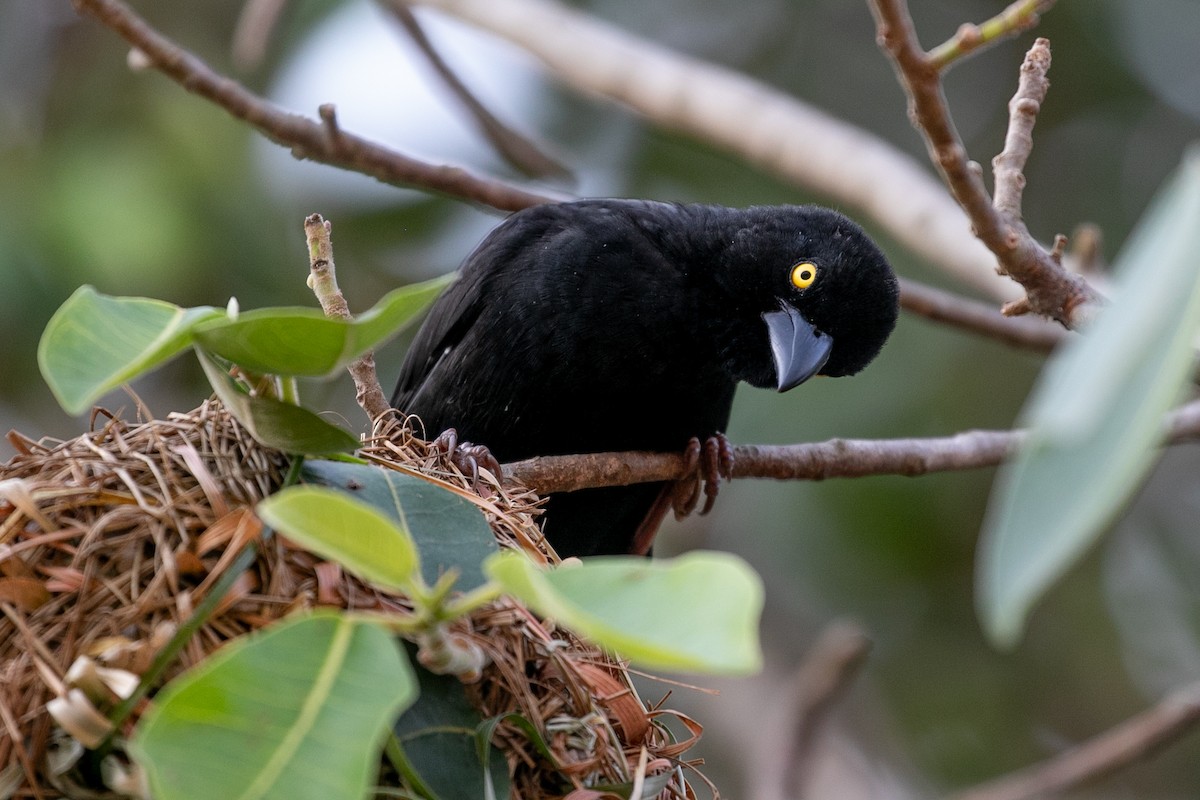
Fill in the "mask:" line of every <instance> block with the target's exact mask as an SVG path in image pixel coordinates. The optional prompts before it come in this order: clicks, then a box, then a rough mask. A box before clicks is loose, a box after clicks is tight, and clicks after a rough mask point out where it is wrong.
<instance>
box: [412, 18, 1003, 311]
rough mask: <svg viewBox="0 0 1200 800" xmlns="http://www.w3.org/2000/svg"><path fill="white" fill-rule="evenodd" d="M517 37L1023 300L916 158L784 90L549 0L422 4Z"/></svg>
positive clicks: (673, 124)
mask: <svg viewBox="0 0 1200 800" xmlns="http://www.w3.org/2000/svg"><path fill="white" fill-rule="evenodd" d="M415 2H419V3H420V4H422V5H427V6H430V7H435V8H438V9H440V10H442V11H445V12H447V13H449V14H453V15H454V16H456V17H459V18H460V19H462V20H464V21H466V22H469V23H471V24H474V25H478V26H480V27H482V28H485V29H487V30H490V31H492V32H493V33H495V34H497V35H499V36H502V37H504V38H505V39H508V40H509V41H512V42H513V43H515V44H516V45H518V46H519V47H521V48H523V49H525V50H527V51H528V52H529V53H531V54H532V55H533V56H535V57H537V58H538V59H539V60H541V61H542V62H543V63H544V64H545V65H546V67H547V68H548V69H549V70H550V71H551V72H552V73H553V75H554V77H556V78H557V79H559V80H561V81H563V82H564V83H566V84H567V85H569V86H571V87H572V88H575V89H577V90H579V91H581V92H583V93H586V94H591V95H599V96H602V97H607V98H610V99H612V100H615V101H617V102H619V103H622V104H624V105H626V106H628V107H629V108H631V109H633V110H634V111H636V112H637V113H639V114H641V115H643V116H644V117H645V118H646V119H647V120H649V121H650V122H652V123H653V124H655V125H658V126H660V127H663V128H665V129H668V130H674V131H679V132H681V133H684V134H686V135H690V136H695V137H696V138H697V139H699V140H701V141H703V142H705V143H706V144H709V145H712V146H714V147H718V148H723V149H725V150H727V151H729V152H731V153H734V154H735V155H737V156H738V157H740V158H743V159H745V160H746V161H747V162H749V163H751V164H755V165H757V166H759V167H761V168H762V169H763V170H764V171H766V172H768V173H769V174H770V175H772V176H774V177H776V178H779V179H782V180H788V181H791V182H793V183H794V184H796V185H799V186H803V187H805V188H807V189H811V190H814V191H816V192H819V193H821V194H822V195H824V196H825V197H827V198H829V199H830V200H831V201H832V204H834V205H836V206H838V207H840V208H843V209H846V208H853V209H857V210H858V211H859V212H861V213H863V214H865V215H867V216H869V217H870V218H871V219H873V220H874V221H875V222H876V223H877V224H878V225H879V226H880V227H882V228H883V229H885V230H886V231H887V232H888V234H889V235H891V236H893V237H895V238H896V240H897V241H899V242H901V243H902V244H903V245H904V246H905V247H907V248H909V249H910V250H911V251H912V252H914V253H917V254H918V255H919V256H920V257H921V258H923V259H925V260H927V261H929V262H930V263H932V264H935V265H937V266H938V267H940V268H942V269H944V270H946V271H947V272H948V273H950V274H952V275H954V276H955V277H956V278H957V279H958V280H960V281H962V282H963V283H965V284H966V285H968V286H971V287H973V288H975V289H977V290H978V291H980V292H983V293H984V294H985V295H986V296H988V297H991V298H994V299H997V300H1011V299H1013V298H1014V297H1015V296H1016V292H1015V291H1014V290H1015V287H1014V286H1013V285H1012V283H1011V282H1009V281H1005V280H1002V279H1000V278H998V277H997V275H996V274H995V268H996V260H995V258H994V257H993V256H992V255H991V254H990V253H988V251H987V248H985V247H984V246H983V245H981V244H980V243H979V241H978V240H976V239H975V237H973V236H972V235H971V230H970V223H969V222H968V220H966V219H965V218H964V216H963V213H962V211H961V209H959V208H958V207H957V206H956V205H955V203H954V202H953V201H952V200H951V199H950V198H949V197H947V196H946V191H945V189H944V188H943V187H942V186H940V185H939V184H938V182H937V180H936V179H934V178H933V177H932V176H930V174H929V171H928V169H926V168H925V166H924V165H923V164H921V163H918V162H917V160H916V159H914V158H912V157H911V156H909V155H908V154H906V153H903V152H901V151H900V150H899V149H897V148H896V147H895V146H894V145H892V144H891V143H889V142H887V141H884V140H882V139H880V138H879V137H877V136H875V135H874V134H872V133H870V132H868V131H866V130H863V129H862V128H858V127H855V126H853V125H850V124H848V123H846V122H843V121H842V120H839V119H836V118H834V117H831V116H830V115H828V114H826V113H825V112H823V111H821V110H819V109H817V108H814V107H813V106H810V105H808V104H806V103H804V102H802V101H800V100H798V99H796V98H794V97H791V96H789V95H788V94H786V93H784V92H782V91H780V90H778V89H775V88H773V87H771V86H768V85H766V84H763V83H761V82H759V81H755V80H754V79H752V78H750V77H748V76H746V75H744V74H742V73H739V72H736V71H733V70H730V69H727V68H724V67H721V66H718V65H716V64H712V63H709V62H706V61H702V60H700V59H695V58H690V57H688V56H685V55H683V54H680V53H677V52H674V51H672V50H670V49H668V48H666V47H664V46H662V45H661V44H658V43H657V42H653V41H650V40H648V39H643V38H639V37H637V36H635V35H634V34H632V33H630V32H628V31H623V30H620V29H618V28H616V27H614V26H612V25H609V24H607V23H605V22H603V21H601V20H599V19H597V18H596V17H594V16H592V15H589V14H586V13H583V12H581V11H577V10H575V9H573V8H570V7H568V6H567V5H565V4H563V3H559V2H553V1H552V0H415Z"/></svg>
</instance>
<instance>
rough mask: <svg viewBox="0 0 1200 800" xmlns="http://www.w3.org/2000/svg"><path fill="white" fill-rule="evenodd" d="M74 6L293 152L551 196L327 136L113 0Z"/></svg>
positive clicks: (478, 193) (528, 197)
mask: <svg viewBox="0 0 1200 800" xmlns="http://www.w3.org/2000/svg"><path fill="white" fill-rule="evenodd" d="M74 2H75V7H76V8H77V9H79V10H80V11H85V12H87V13H89V14H91V15H93V16H94V17H96V19H98V20H99V21H100V22H102V23H103V24H104V25H107V26H108V27H109V28H112V29H113V30H114V31H116V32H117V33H119V34H120V35H121V36H122V37H123V38H124V39H125V40H126V41H127V42H129V43H130V44H131V45H133V46H134V47H135V48H137V50H138V51H139V52H140V53H142V54H143V55H144V56H145V58H146V59H147V60H148V62H149V65H150V66H153V67H154V68H155V69H157V70H159V71H160V72H163V73H164V74H166V75H167V76H169V77H170V78H171V79H172V80H174V81H176V82H177V83H179V84H180V85H181V86H183V87H184V88H185V89H187V90H188V91H190V92H194V93H196V94H198V95H200V96H201V97H204V98H206V99H208V100H211V101H212V102H213V103H216V104H217V105H218V106H220V107H221V108H223V109H225V110H226V111H227V112H228V113H229V114H231V115H232V116H233V117H235V118H237V119H240V120H243V121H245V122H247V123H249V124H250V125H253V126H254V127H255V128H256V129H258V131H259V132H260V133H262V134H263V135H264V136H266V137H267V138H268V139H270V140H271V141H273V142H277V143H278V144H281V145H284V146H286V147H288V148H290V149H291V151H292V155H294V156H296V157H297V158H304V159H309V160H312V161H320V162H322V163H325V164H332V165H333V166H336V167H342V168H344V169H350V170H353V171H355V172H361V173H363V174H366V175H370V176H372V177H373V178H376V179H377V180H380V181H383V182H384V183H390V184H394V185H396V186H405V187H418V188H422V189H427V190H430V191H434V192H441V193H444V194H448V195H451V196H453V197H459V198H465V199H469V200H473V201H475V202H477V203H483V204H484V205H488V206H491V207H493V208H498V209H502V210H506V211H516V210H517V209H521V208H525V207H526V206H530V205H535V204H537V203H544V202H549V201H553V200H556V199H561V198H556V197H551V196H549V195H546V194H543V193H539V192H535V191H530V190H528V189H523V188H521V187H519V186H514V185H512V184H508V183H504V182H502V181H500V180H497V179H492V178H483V177H480V176H477V175H475V174H473V173H471V172H468V171H467V170H465V169H463V168H461V167H455V166H449V165H438V164H427V163H425V162H422V161H418V160H416V159H413V158H409V157H408V156H405V155H402V154H400V153H397V152H396V151H394V150H391V149H389V148H386V147H384V146H382V145H380V144H377V143H375V142H372V141H370V140H368V139H364V138H362V137H361V136H357V135H355V134H353V133H349V132H347V131H339V132H338V135H337V136H336V137H331V136H329V134H328V130H327V128H326V126H325V125H323V124H321V123H319V122H316V121H314V120H312V119H309V118H308V117H304V116H301V115H299V114H290V113H288V112H286V111H283V110H282V109H280V108H278V107H277V106H275V105H273V104H271V103H269V102H268V101H266V100H264V99H263V98H261V97H259V96H258V95H255V94H254V93H252V92H250V91H249V90H247V89H246V88H245V87H243V86H242V85H241V84H239V83H237V82H236V81H234V80H232V79H230V78H227V77H225V76H223V75H220V74H219V73H217V72H215V71H213V70H212V69H211V68H209V66H208V65H207V64H205V63H204V62H203V61H201V60H200V59H199V58H197V57H196V56H194V55H193V54H191V53H189V52H188V51H186V50H184V49H183V48H181V47H180V46H179V45H177V44H176V43H175V42H173V41H172V40H170V39H168V38H167V37H166V36H163V35H162V34H161V33H159V32H158V31H156V30H155V29H154V28H153V27H151V26H150V25H149V24H148V23H147V22H146V21H145V20H143V19H142V18H141V17H139V16H138V15H137V14H135V13H134V12H133V10H132V9H130V8H129V6H127V5H125V4H124V3H122V2H120V0H74Z"/></svg>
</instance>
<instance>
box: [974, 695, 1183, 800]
mask: <svg viewBox="0 0 1200 800" xmlns="http://www.w3.org/2000/svg"><path fill="white" fill-rule="evenodd" d="M1197 725H1200V683H1195V684H1191V685H1189V686H1185V687H1183V688H1181V689H1178V690H1176V691H1174V692H1172V693H1171V694H1170V695H1168V696H1167V697H1166V698H1165V699H1164V700H1163V701H1162V702H1160V703H1159V704H1158V705H1156V706H1153V707H1152V708H1149V709H1147V710H1145V711H1143V712H1142V713H1140V714H1138V715H1137V716H1134V717H1131V718H1129V719H1127V720H1125V721H1124V722H1121V723H1120V724H1118V725H1116V726H1115V727H1113V728H1111V729H1110V730H1108V731H1105V732H1104V733H1102V734H1100V735H1099V736H1096V737H1095V738H1093V739H1090V740H1088V741H1086V742H1084V743H1083V744H1081V745H1079V746H1077V747H1074V748H1072V749H1070V750H1068V751H1066V752H1064V753H1062V754H1060V755H1058V756H1055V757H1054V758H1051V759H1049V760H1047V761H1045V762H1043V763H1041V764H1035V765H1034V766H1032V767H1029V768H1028V769H1024V770H1021V771H1020V772H1016V773H1014V774H1012V775H1006V776H1004V777H1002V778H999V779H997V780H995V781H992V782H990V783H987V784H984V785H982V786H978V787H975V788H973V789H969V790H967V791H965V792H962V793H961V794H958V795H955V796H954V800H1035V799H1036V798H1048V797H1058V796H1060V795H1061V794H1063V793H1064V792H1069V791H1071V790H1073V789H1076V788H1078V787H1079V786H1082V785H1083V784H1085V783H1090V782H1091V781H1095V780H1097V779H1099V778H1102V777H1104V776H1105V775H1109V774H1111V773H1113V772H1115V771H1117V770H1119V769H1122V768H1124V767H1126V766H1128V765H1130V764H1132V763H1135V762H1137V761H1141V760H1144V759H1146V758H1149V757H1150V756H1152V755H1154V754H1155V753H1157V752H1158V751H1159V750H1161V749H1162V748H1163V747H1166V746H1167V745H1169V744H1171V743H1172V742H1174V741H1176V740H1177V739H1179V738H1180V737H1182V736H1184V735H1186V734H1188V733H1190V732H1191V731H1193V730H1195V728H1196V727H1197Z"/></svg>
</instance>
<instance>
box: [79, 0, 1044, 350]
mask: <svg viewBox="0 0 1200 800" xmlns="http://www.w3.org/2000/svg"><path fill="white" fill-rule="evenodd" d="M77 5H78V6H79V7H80V9H81V10H84V11H87V12H89V13H92V14H94V15H95V16H96V18H97V19H99V20H100V21H101V22H102V23H104V24H105V25H108V26H109V27H111V28H113V29H114V30H116V31H117V32H118V33H120V34H121V35H122V36H123V37H125V38H126V40H127V41H129V43H130V44H131V45H133V46H134V47H135V48H137V49H138V52H141V53H144V54H145V55H146V57H147V58H148V59H149V65H150V66H154V67H156V68H157V69H159V70H161V71H163V72H164V73H166V74H167V75H169V76H170V77H171V78H173V79H174V80H175V81H176V82H178V83H179V84H180V85H181V86H183V87H184V88H187V89H189V90H190V91H193V92H195V93H196V94H199V95H200V96H201V97H204V98H206V99H208V100H210V101H211V102H213V103H215V104H216V105H218V106H220V107H222V108H224V109H225V110H226V111H227V112H229V113H230V114H231V115H232V116H234V117H235V118H237V119H241V120H245V121H247V122H250V123H251V124H252V125H254V126H255V127H256V128H257V129H258V130H259V131H261V132H262V133H263V134H264V135H266V136H267V137H268V138H270V139H271V140H272V141H274V142H276V143H278V144H280V145H283V146H284V147H288V148H290V149H291V150H292V152H293V153H296V154H298V155H300V156H301V157H304V158H307V159H309V160H312V161H319V162H321V163H326V164H331V165H333V166H338V167H342V168H344V169H350V170H353V171H356V172H360V173H363V174H366V175H370V176H372V177H375V178H377V179H379V180H382V181H385V182H388V183H394V184H397V185H404V186H415V187H418V188H423V189H429V190H431V191H435V192H442V193H444V194H447V195H450V196H452V197H455V198H458V199H463V200H469V201H474V202H479V203H484V204H488V205H492V206H493V207H495V208H498V209H502V210H518V209H520V208H524V207H526V206H529V205H534V204H537V203H543V202H553V201H555V200H561V199H565V198H555V197H550V196H548V195H542V194H537V193H534V192H532V191H529V190H525V189H520V188H517V187H512V186H510V185H508V184H504V183H502V182H500V181H498V180H494V179H492V178H489V177H481V176H475V175H470V174H469V173H466V172H464V171H462V170H458V169H457V168H454V167H445V166H438V165H433V164H427V163H423V162H420V161H417V160H415V159H412V158H409V157H407V156H405V155H403V154H400V153H397V152H395V151H393V150H390V149H388V148H386V147H384V146H382V145H378V144H375V143H371V142H366V141H365V140H363V139H360V138H359V137H357V136H355V135H354V134H352V133H348V132H346V131H343V130H342V129H341V127H340V126H339V125H338V121H337V112H336V109H335V108H334V107H333V105H332V104H325V105H322V106H321V107H320V108H319V109H318V112H319V121H316V120H310V119H307V118H305V117H301V116H297V115H294V114H288V113H286V112H284V111H282V110H280V109H278V108H276V107H274V106H272V105H271V104H270V103H268V102H267V101H265V100H263V99H262V98H259V97H257V96H256V95H254V94H252V93H251V92H249V91H248V90H246V89H245V88H244V87H242V86H241V85H239V84H238V83H237V82H235V81H233V80H232V79H230V78H228V77H225V76H222V75H218V74H216V73H214V72H213V71H212V70H211V69H209V68H208V67H207V66H205V65H204V63H203V62H202V61H200V59H198V58H196V57H195V56H193V55H191V54H189V53H187V52H185V51H183V50H182V49H181V48H179V46H178V45H176V44H175V43H173V42H171V41H170V40H169V39H167V38H166V37H164V36H162V35H161V34H159V33H158V32H156V31H155V30H154V29H153V28H151V27H150V26H149V25H148V24H147V23H146V22H144V21H143V20H142V19H140V18H139V17H137V16H136V15H135V14H134V13H133V12H132V11H130V9H129V8H128V7H127V6H125V5H124V4H122V3H120V2H119V1H118V0H77ZM685 67H686V64H680V65H677V66H676V67H675V68H676V69H683V68H685ZM789 124H794V125H796V126H797V127H798V128H803V126H802V125H800V123H799V122H798V121H797V122H793V123H789ZM922 180H927V179H924V178H922ZM895 181H899V183H898V184H897V185H900V184H902V183H903V181H902V180H900V178H899V177H894V178H893V182H895ZM939 191H940V190H939ZM943 196H944V195H943ZM910 205H911V204H908V203H903V204H901V207H904V208H908V207H910ZM953 213H954V215H957V214H958V213H959V212H958V211H957V210H955V211H954V212H953ZM971 241H973V240H971ZM974 244H978V242H974ZM901 305H902V306H904V307H905V308H906V309H908V310H910V311H912V312H914V313H917V314H920V315H922V316H925V317H928V318H929V319H932V320H936V321H938V322H943V323H946V324H950V325H954V326H956V327H959V328H962V329H964V330H968V331H972V332H975V333H979V334H982V335H984V336H990V337H992V338H996V339H998V340H1000V341H1003V342H1006V343H1008V344H1010V345H1014V346H1017V347H1026V348H1029V349H1033V350H1038V351H1045V350H1048V349H1050V348H1051V347H1052V346H1053V345H1054V343H1055V342H1056V341H1057V340H1058V339H1060V338H1061V335H1057V336H1056V334H1055V333H1052V332H1049V331H1048V329H1047V328H1046V326H1040V327H1039V324H1038V323H1034V322H1032V321H1030V320H1015V319H1004V318H1003V317H1001V316H999V315H998V314H996V313H995V312H994V311H993V310H991V309H990V308H988V307H986V306H985V305H984V304H982V303H978V302H976V301H972V300H968V299H966V298H963V297H957V296H955V295H953V294H950V293H948V292H944V291H941V290H937V289H933V288H932V287H927V286H923V285H922V284H920V283H917V282H915V281H911V280H905V281H902V283H901Z"/></svg>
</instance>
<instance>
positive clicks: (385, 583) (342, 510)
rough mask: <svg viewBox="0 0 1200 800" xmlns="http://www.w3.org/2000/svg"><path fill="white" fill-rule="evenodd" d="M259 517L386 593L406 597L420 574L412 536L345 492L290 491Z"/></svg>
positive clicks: (269, 502) (266, 504)
mask: <svg viewBox="0 0 1200 800" xmlns="http://www.w3.org/2000/svg"><path fill="white" fill-rule="evenodd" d="M256 511H257V513H258V516H259V517H261V518H262V520H263V521H264V522H266V523H267V524H268V525H270V526H271V527H272V528H274V529H275V530H277V531H279V532H280V533H282V534H283V535H284V536H286V537H288V538H289V539H291V540H292V541H294V542H296V543H297V544H300V545H303V546H304V547H305V548H306V549H307V550H311V551H312V552H314V553H316V554H317V555H320V556H324V557H325V558H329V559H332V560H334V561H337V562H338V563H339V564H341V565H342V566H344V567H346V569H348V570H350V571H351V572H353V573H354V574H355V575H357V576H359V577H360V578H363V579H364V580H368V581H370V582H371V583H374V584H375V585H377V586H380V587H382V588H384V589H390V590H393V591H402V592H407V591H409V590H410V589H411V588H412V585H413V578H414V576H415V574H416V572H417V569H418V564H417V550H416V548H415V547H413V542H412V539H411V538H410V537H409V535H408V531H406V530H404V529H403V528H401V527H399V526H397V525H396V524H395V523H393V522H392V521H391V520H390V519H388V518H387V517H386V516H385V515H384V514H383V513H381V512H380V511H378V510H376V509H375V508H372V507H371V506H369V505H367V504H366V503H364V502H362V501H361V500H357V499H355V498H353V497H349V496H347V495H346V494H345V493H344V492H338V491H335V490H333V489H326V488H325V487H323V486H292V487H289V488H287V489H284V490H283V491H281V492H277V493H275V494H273V495H271V496H270V497H268V498H266V499H265V500H262V501H260V502H259V504H258V507H257V509H256Z"/></svg>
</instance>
